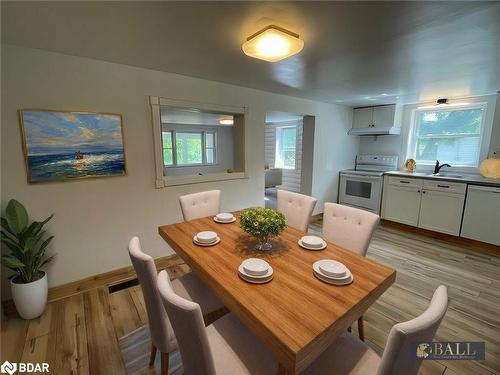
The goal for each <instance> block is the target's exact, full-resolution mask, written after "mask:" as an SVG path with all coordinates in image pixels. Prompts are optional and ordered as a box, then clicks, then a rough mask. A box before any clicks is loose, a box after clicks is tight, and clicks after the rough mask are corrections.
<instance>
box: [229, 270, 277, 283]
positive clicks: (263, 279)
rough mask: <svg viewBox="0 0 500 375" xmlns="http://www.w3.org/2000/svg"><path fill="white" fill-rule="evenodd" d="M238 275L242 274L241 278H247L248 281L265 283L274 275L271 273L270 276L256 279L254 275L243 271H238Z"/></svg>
mask: <svg viewBox="0 0 500 375" xmlns="http://www.w3.org/2000/svg"><path fill="white" fill-rule="evenodd" d="M238 275H239V276H240V278H241V279H243V280H245V281H246V282H248V283H252V284H265V283H268V282H269V281H271V280H272V279H273V277H274V276H273V275H272V274H271V276H268V277H266V278H262V279H254V278H253V277H249V276H246V275H245V274H243V273H241V272H238Z"/></svg>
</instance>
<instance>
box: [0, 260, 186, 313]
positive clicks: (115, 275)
mask: <svg viewBox="0 0 500 375" xmlns="http://www.w3.org/2000/svg"><path fill="white" fill-rule="evenodd" d="M182 263H184V261H183V260H182V259H181V258H179V257H178V256H177V255H175V254H174V255H169V256H165V257H161V258H157V259H155V265H156V269H157V270H158V271H160V270H164V269H165V268H168V267H172V266H175V265H179V264H182ZM136 277H137V275H136V274H135V271H134V268H133V267H132V266H127V267H123V268H118V269H116V270H113V271H109V272H105V273H101V274H99V275H95V276H90V277H86V278H84V279H81V280H77V281H72V282H70V283H67V284H62V285H58V286H55V287H52V288H49V296H48V302H54V301H57V300H60V299H63V298H66V297H70V296H72V295H75V294H78V293H82V292H86V291H88V290H92V289H96V288H101V287H110V286H113V285H116V284H119V283H123V282H126V281H129V280H133V279H135V278H136ZM2 305H3V308H4V313H5V314H6V315H10V314H11V313H13V312H15V311H16V308H15V306H14V301H12V299H9V300H5V301H2Z"/></svg>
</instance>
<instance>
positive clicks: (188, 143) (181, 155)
mask: <svg viewBox="0 0 500 375" xmlns="http://www.w3.org/2000/svg"><path fill="white" fill-rule="evenodd" d="M175 138H176V142H175V146H176V156H177V164H201V163H202V161H203V159H202V153H201V152H202V151H201V133H176V134H175Z"/></svg>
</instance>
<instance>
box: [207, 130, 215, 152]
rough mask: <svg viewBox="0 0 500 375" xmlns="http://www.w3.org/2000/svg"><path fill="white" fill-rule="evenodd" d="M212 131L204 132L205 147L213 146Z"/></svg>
mask: <svg viewBox="0 0 500 375" xmlns="http://www.w3.org/2000/svg"><path fill="white" fill-rule="evenodd" d="M214 135H215V134H214V133H205V147H206V148H214V138H215V137H214Z"/></svg>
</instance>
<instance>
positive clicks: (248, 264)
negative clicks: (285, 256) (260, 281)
mask: <svg viewBox="0 0 500 375" xmlns="http://www.w3.org/2000/svg"><path fill="white" fill-rule="evenodd" d="M241 265H242V266H243V269H244V270H245V273H246V274H248V275H250V276H262V275H265V274H266V273H267V271H268V270H269V267H270V266H269V263H267V262H266V261H265V260H262V259H257V258H248V259H245V260H244V261H243V262H241Z"/></svg>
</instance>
